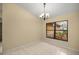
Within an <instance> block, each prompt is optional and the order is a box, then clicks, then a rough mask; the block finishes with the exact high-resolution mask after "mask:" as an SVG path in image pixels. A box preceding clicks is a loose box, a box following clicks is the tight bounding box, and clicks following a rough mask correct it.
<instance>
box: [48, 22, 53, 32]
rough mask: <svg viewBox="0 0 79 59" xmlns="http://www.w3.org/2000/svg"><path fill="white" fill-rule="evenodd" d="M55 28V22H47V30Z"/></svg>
mask: <svg viewBox="0 0 79 59" xmlns="http://www.w3.org/2000/svg"><path fill="white" fill-rule="evenodd" d="M50 30H54V24H53V23H47V31H50Z"/></svg>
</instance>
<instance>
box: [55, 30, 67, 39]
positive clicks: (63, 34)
mask: <svg viewBox="0 0 79 59" xmlns="http://www.w3.org/2000/svg"><path fill="white" fill-rule="evenodd" d="M56 39H59V40H67V31H56Z"/></svg>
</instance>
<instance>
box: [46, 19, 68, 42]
mask: <svg viewBox="0 0 79 59" xmlns="http://www.w3.org/2000/svg"><path fill="white" fill-rule="evenodd" d="M46 37H47V38H53V39H57V40H63V41H68V21H67V20H64V21H57V22H51V23H46Z"/></svg>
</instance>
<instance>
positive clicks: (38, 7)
mask: <svg viewBox="0 0 79 59" xmlns="http://www.w3.org/2000/svg"><path fill="white" fill-rule="evenodd" d="M17 5H19V6H21V7H23V8H25V9H26V10H28V11H29V12H31V13H32V14H33V15H35V16H36V17H38V18H39V16H40V14H41V13H43V10H44V8H43V3H19V4H17ZM78 11H79V3H46V12H47V13H49V14H50V17H52V18H53V17H56V16H58V15H63V14H67V13H72V12H78Z"/></svg>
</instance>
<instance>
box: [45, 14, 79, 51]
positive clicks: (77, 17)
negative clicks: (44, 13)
mask: <svg viewBox="0 0 79 59" xmlns="http://www.w3.org/2000/svg"><path fill="white" fill-rule="evenodd" d="M61 20H68V42H65V41H59V40H53V39H49V38H46V31H45V30H46V23H47V22H54V21H61ZM43 36H44V37H43V39H44V41H46V42H48V43H50V44H53V45H56V46H60V47H65V48H71V49H75V50H79V12H78V13H72V14H66V15H62V16H57V17H56V18H54V19H48V20H46V21H45V22H44V23H43Z"/></svg>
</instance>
